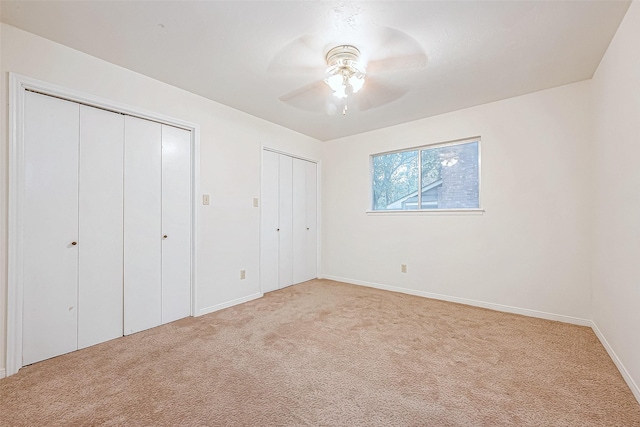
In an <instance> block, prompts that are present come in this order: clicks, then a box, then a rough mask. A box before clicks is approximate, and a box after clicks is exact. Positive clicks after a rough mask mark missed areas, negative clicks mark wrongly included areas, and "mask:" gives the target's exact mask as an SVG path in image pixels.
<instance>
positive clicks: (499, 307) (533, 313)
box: [323, 276, 593, 326]
mask: <svg viewBox="0 0 640 427" xmlns="http://www.w3.org/2000/svg"><path fill="white" fill-rule="evenodd" d="M323 278H324V279H329V280H335V281H337V282H344V283H350V284H352V285H360V286H367V287H370V288H376V289H384V290H387V291H393V292H400V293H403V294H409V295H417V296H420V297H425V298H432V299H437V300H442V301H449V302H456V303H459V304H465V305H471V306H474V307H482V308H488V309H491V310H496V311H502V312H505V313H514V314H522V315H524V316H529V317H538V318H540V319H547V320H556V321H558V322H564V323H571V324H574V325H580V326H592V325H593V323H592V322H591V320H588V319H582V318H580V317H572V316H565V315H563V314H555V313H547V312H545V311H538V310H531V309H528V308H520V307H513V306H510V305H503V304H496V303H492V302H485V301H478V300H474V299H468V298H460V297H454V296H449V295H443V294H436V293H432V292H425V291H417V290H414V289H408V288H400V287H397V286H390V285H382V284H380V283H372V282H365V281H363V280H355V279H347V278H345V277H335V276H323Z"/></svg>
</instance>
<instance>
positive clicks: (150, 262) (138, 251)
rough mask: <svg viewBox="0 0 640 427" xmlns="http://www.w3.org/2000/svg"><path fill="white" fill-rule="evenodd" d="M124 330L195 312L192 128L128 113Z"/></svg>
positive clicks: (150, 326) (143, 326) (133, 329)
mask: <svg viewBox="0 0 640 427" xmlns="http://www.w3.org/2000/svg"><path fill="white" fill-rule="evenodd" d="M125 135H126V141H125V163H124V164H125V174H124V176H125V178H124V206H125V209H124V228H125V232H124V235H125V240H124V333H125V335H128V334H131V333H134V332H139V331H142V330H145V329H149V328H152V327H154V326H158V325H160V324H163V323H168V322H171V321H173V320H176V319H180V318H183V317H186V316H189V314H190V312H191V302H190V301H191V286H190V281H191V267H190V265H191V258H190V248H191V232H190V227H191V225H190V224H191V208H190V204H191V172H190V171H191V169H190V163H191V161H190V159H191V153H190V145H191V144H190V141H191V133H190V132H189V131H187V130H184V129H178V128H174V127H171V126H167V125H162V124H160V123H156V122H152V121H149V120H144V119H139V118H135V117H127V118H126V132H125Z"/></svg>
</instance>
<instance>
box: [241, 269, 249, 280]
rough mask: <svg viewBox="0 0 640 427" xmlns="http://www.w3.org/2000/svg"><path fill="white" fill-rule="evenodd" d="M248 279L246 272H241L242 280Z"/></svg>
mask: <svg viewBox="0 0 640 427" xmlns="http://www.w3.org/2000/svg"><path fill="white" fill-rule="evenodd" d="M246 278H247V274H246V271H245V270H240V280H244V279H246Z"/></svg>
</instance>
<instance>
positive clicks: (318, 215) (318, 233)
mask: <svg viewBox="0 0 640 427" xmlns="http://www.w3.org/2000/svg"><path fill="white" fill-rule="evenodd" d="M265 151H270V152H272V153H276V154H282V155H285V156H289V157H292V158H294V159H300V160H304V161H307V162H311V163H315V164H316V275H317V278H318V279H321V278H322V272H321V271H320V266H321V265H322V264H321V260H322V250H321V249H322V242H321V239H320V236H321V235H322V225H321V224H322V218H321V215H322V206H321V204H320V203H321V199H322V198H321V197H320V191H321V189H322V183H321V179H320V177H321V174H322V162H321V161H320V160H317V159H312V158H309V157H305V156H303V155H299V154H293V153H290V152H288V151H283V150H280V149H277V148H274V147H272V146H271V145H266V144H264V143H263V144H261V145H260V206H262V200H263V199H264V152H265ZM262 231H263V230H262V208H260V239H259V242H260V243H259V247H260V258H259V263H258V266H259V268H258V274H259V277H260V293H261V294H264V286H263V283H262V239H263V235H262Z"/></svg>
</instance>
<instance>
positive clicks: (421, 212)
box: [366, 136, 484, 215]
mask: <svg viewBox="0 0 640 427" xmlns="http://www.w3.org/2000/svg"><path fill="white" fill-rule="evenodd" d="M472 142H477V143H478V207H477V208H457V209H420V208H418V209H407V210H403V209H397V210H393V209H387V210H374V209H373V158H374V157H377V156H384V155H388V154H395V153H404V152H407V151H417V152H418V167H419V168H422V151H423V150H428V149H433V148H441V147H447V146H451V145H462V144H468V143H472ZM368 185H369V209H368V210H367V211H366V214H367V215H434V214H435V215H438V214H478V213H479V214H482V213H483V212H484V209H483V208H482V138H481V137H480V136H476V137H471V138H464V139H456V140H452V141H445V142H435V143H431V144H425V145H419V146H416V147H409V148H403V149H400V150H392V151H384V152H381V153H373V154H371V155H369V181H368ZM421 188H422V173H419V174H418V205H417V206H418V207H420V206H422V192H421V191H420V189H421Z"/></svg>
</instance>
